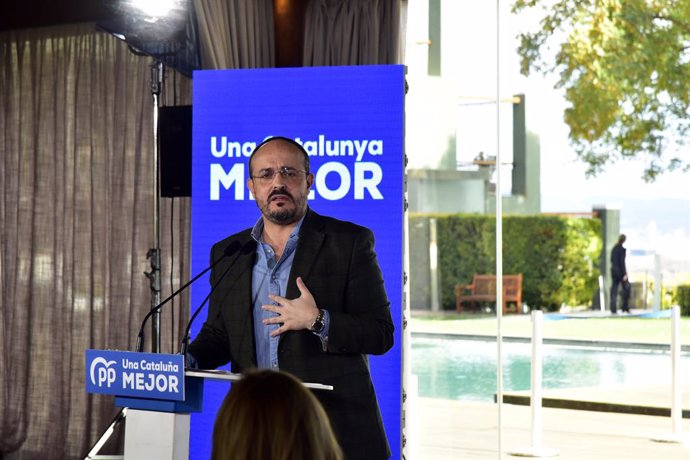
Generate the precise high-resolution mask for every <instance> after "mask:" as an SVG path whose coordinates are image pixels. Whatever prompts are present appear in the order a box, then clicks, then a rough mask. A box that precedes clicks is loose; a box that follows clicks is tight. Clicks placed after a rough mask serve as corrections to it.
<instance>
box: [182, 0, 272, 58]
mask: <svg viewBox="0 0 690 460" xmlns="http://www.w3.org/2000/svg"><path fill="white" fill-rule="evenodd" d="M194 8H195V10H196V15H197V21H198V23H199V47H200V49H201V67H202V68H204V69H241V68H242V69H245V68H257V67H272V66H273V65H274V62H275V51H274V41H273V36H274V34H273V0H194Z"/></svg>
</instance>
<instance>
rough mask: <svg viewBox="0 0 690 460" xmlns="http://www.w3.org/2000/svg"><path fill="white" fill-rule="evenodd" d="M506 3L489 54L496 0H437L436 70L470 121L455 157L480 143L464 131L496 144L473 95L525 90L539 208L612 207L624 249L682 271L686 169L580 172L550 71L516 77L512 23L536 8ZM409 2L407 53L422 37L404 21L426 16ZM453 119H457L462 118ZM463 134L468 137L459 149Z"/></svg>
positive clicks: (688, 186) (523, 22) (465, 157)
mask: <svg viewBox="0 0 690 460" xmlns="http://www.w3.org/2000/svg"><path fill="white" fill-rule="evenodd" d="M421 3H422V4H424V3H428V2H421ZM510 3H511V2H507V1H506V2H499V4H500V5H501V6H500V8H501V15H500V16H499V18H498V30H499V31H500V32H499V34H498V37H499V42H500V44H501V46H500V48H499V50H498V57H497V49H496V48H497V47H496V42H497V33H496V31H497V18H496V2H486V1H482V0H442V1H441V11H442V15H441V29H442V36H441V37H442V43H441V47H442V71H441V73H442V75H443V80H447V81H450V82H452V86H453V89H454V90H455V91H456V96H458V107H459V109H458V113H459V114H460V118H462V117H463V116H465V117H467V119H468V120H470V121H471V122H473V123H472V125H471V127H470V128H469V129H468V130H466V132H463V131H462V127H460V128H458V132H457V142H458V152H459V153H458V160H459V161H471V160H472V158H473V157H474V155H475V154H474V153H473V152H475V151H476V150H478V149H479V148H480V147H477V146H475V145H473V144H472V139H468V138H467V137H468V136H469V137H470V138H471V137H472V136H474V139H475V142H486V145H487V147H488V149H489V150H490V151H491V150H493V151H495V150H496V144H497V143H496V140H495V139H496V132H497V127H496V126H497V123H496V116H495V112H496V110H495V108H494V107H493V106H490V107H486V106H483V105H482V104H477V101H481V99H482V98H495V97H496V94H497V89H498V92H499V94H500V97H501V99H507V98H510V97H511V96H512V95H514V94H521V93H522V94H525V96H526V101H527V102H526V104H527V105H526V107H527V109H526V110H527V119H528V121H527V124H528V130H531V131H534V132H536V133H537V134H538V135H539V138H540V148H541V192H542V195H541V208H542V211H543V212H589V211H591V210H592V208H593V207H595V206H599V205H606V206H607V207H614V208H619V209H620V210H621V231H622V232H624V233H626V234H627V235H628V243H627V247H628V248H629V249H633V250H635V251H656V252H657V253H659V254H661V255H662V256H663V257H665V258H671V259H675V260H681V261H685V262H686V263H687V269H688V270H689V271H690V173H680V172H676V173H673V174H665V175H662V176H661V177H659V178H658V179H657V181H656V182H655V183H646V182H644V180H643V179H642V173H643V169H644V168H643V166H644V165H643V164H642V163H641V162H640V161H623V162H618V163H615V164H613V165H610V166H608V167H607V169H606V170H605V172H604V173H602V174H600V175H599V176H598V177H595V178H587V177H586V176H585V170H586V166H585V164H584V163H582V162H581V161H580V160H578V159H577V158H576V155H575V153H574V152H573V150H572V148H571V147H570V145H569V142H568V127H567V125H565V123H564V122H563V112H564V109H565V108H566V102H565V100H564V98H563V94H562V92H561V91H560V90H556V89H554V83H555V76H546V77H544V76H540V75H531V76H529V77H524V76H522V75H520V73H519V63H518V57H517V53H516V52H515V49H516V48H517V39H516V38H515V37H516V36H517V34H518V32H519V31H520V28H525V27H530V26H533V25H534V24H536V20H537V16H536V15H530V16H528V17H524V16H522V17H520V18H518V17H516V16H515V15H512V14H510V13H509V11H508V9H509V5H510ZM409 5H410V10H409V11H408V39H407V42H408V50H411V49H412V51H411V53H410V52H409V51H408V55H409V56H410V57H413V56H412V55H413V53H415V52H416V51H414V50H415V49H419V45H417V47H416V48H410V44H411V43H414V42H415V41H416V40H415V38H414V36H415V35H416V37H417V39H421V38H423V35H424V30H423V28H424V26H423V25H422V26H418V25H411V24H412V22H414V21H418V22H421V23H424V22H425V21H426V17H425V16H424V12H423V11H422V12H421V13H420V11H419V10H417V9H416V8H418V7H419V4H418V0H411V1H410V3H409ZM422 8H423V7H422ZM410 31H411V32H412V34H410ZM410 72H414V69H411V70H410ZM497 74H498V75H500V81H499V82H497V80H496V75H497ZM497 87H498V88H497ZM408 96H409V95H408ZM475 98H478V99H475ZM506 105H507V106H508V108H507V109H505V110H504V109H501V116H500V119H499V125H500V128H499V130H500V132H501V133H502V134H501V136H500V138H501V139H503V140H502V141H500V147H499V149H500V152H501V157H502V161H510V160H511V159H512V158H511V157H512V152H510V150H511V146H510V145H511V144H510V143H509V142H508V141H509V139H510V133H509V132H508V131H506V130H509V129H510V124H511V123H512V120H511V117H510V104H506ZM463 114H464V115H463ZM482 117H484V118H482ZM478 120H482V121H481V122H477V121H478ZM459 125H460V126H462V125H463V120H462V119H461V120H460V122H459ZM476 139H479V141H476ZM463 142H466V143H469V145H470V147H469V148H468V149H467V151H466V152H464V153H463ZM465 145H467V144H465ZM502 176H503V177H505V176H507V174H503V175H502Z"/></svg>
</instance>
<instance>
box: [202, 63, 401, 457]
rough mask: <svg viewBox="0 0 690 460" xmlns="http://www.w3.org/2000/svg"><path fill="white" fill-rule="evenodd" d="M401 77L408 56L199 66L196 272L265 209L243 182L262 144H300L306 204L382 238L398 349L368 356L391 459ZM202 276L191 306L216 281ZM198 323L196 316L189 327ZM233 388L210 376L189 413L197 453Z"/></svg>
mask: <svg viewBox="0 0 690 460" xmlns="http://www.w3.org/2000/svg"><path fill="white" fill-rule="evenodd" d="M404 87H405V69H404V67H403V66H353V67H305V68H291V69H251V70H222V71H199V72H195V73H194V105H193V135H192V139H193V141H192V144H193V152H192V272H198V271H201V270H203V269H204V268H205V267H206V266H207V265H208V263H209V252H210V249H211V246H212V245H213V243H215V242H217V241H220V240H221V239H223V238H225V237H227V236H229V235H231V234H233V233H236V232H238V231H241V230H244V229H246V228H249V227H251V226H253V225H254V224H255V223H256V221H257V219H258V218H259V216H260V215H261V214H260V212H259V210H258V209H257V206H256V203H255V202H254V199H253V197H251V196H250V194H249V191H248V190H247V187H246V181H247V177H248V171H247V161H248V158H249V155H250V154H251V153H252V151H253V150H254V148H255V147H256V145H258V144H259V143H260V142H261V141H263V140H264V139H265V138H266V137H269V136H276V135H278V136H285V137H290V138H292V139H295V140H296V141H297V142H299V143H301V144H302V145H303V146H304V148H305V149H306V151H307V152H308V154H309V156H310V162H311V170H312V172H313V173H314V175H315V181H314V185H313V187H312V191H311V193H310V195H309V206H310V207H311V208H313V209H314V210H315V211H316V212H318V213H319V214H322V215H328V216H332V217H336V218H339V219H342V220H347V221H351V222H355V223H357V224H360V225H364V226H366V227H368V228H370V229H371V230H372V231H373V232H374V235H375V238H376V247H375V249H376V253H377V256H378V260H379V264H380V266H381V269H382V271H383V276H384V280H385V284H386V291H387V293H388V297H389V299H390V302H391V313H392V317H393V321H394V323H395V327H396V331H395V345H394V347H393V349H391V350H390V351H389V352H388V353H386V354H385V355H383V356H372V357H371V358H370V363H371V374H372V378H373V380H374V384H375V386H376V393H377V397H378V400H379V406H380V408H381V412H382V416H383V420H384V424H385V427H386V432H387V436H388V440H389V443H390V445H391V450H392V451H393V456H392V458H400V445H401V434H400V433H401V431H400V428H401V427H400V420H401V393H402V383H401V378H402V377H401V376H402V343H401V342H402V301H403V300H402V292H403V288H402V279H403V218H404V203H403V201H404V196H403V194H404V188H403V180H404V179H403V178H404V92H405V90H404ZM199 286H203V284H197V285H196V287H194V288H193V291H192V309H194V308H196V307H197V306H198V305H200V304H201V302H202V300H203V298H204V297H205V296H206V294H207V293H208V290H209V287H208V285H207V286H205V287H199ZM205 317H206V314H205V313H202V314H201V318H205ZM201 318H200V319H201ZM202 323H203V321H197V322H196V323H195V324H194V325H193V327H192V337H194V336H195V335H196V333H197V332H198V330H199V329H200V328H201V325H202ZM317 383H318V382H317ZM227 391H228V385H227V384H225V385H223V384H217V383H216V384H214V383H207V384H206V387H205V389H204V408H203V413H202V414H194V415H193V417H192V436H191V447H190V452H191V453H192V457H193V458H199V459H206V458H209V457H210V447H211V431H212V428H213V421H214V419H215V415H216V412H217V410H218V407H219V405H220V403H221V402H222V399H223V398H224V397H225V395H226V394H227Z"/></svg>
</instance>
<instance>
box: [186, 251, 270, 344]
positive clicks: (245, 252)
mask: <svg viewBox="0 0 690 460" xmlns="http://www.w3.org/2000/svg"><path fill="white" fill-rule="evenodd" d="M237 246H239V243H238V244H237ZM255 249H256V248H255V243H254V241H253V240H249V241H247V242H246V243H245V244H244V246H242V251H240V255H242V256H245V255H247V254H249V253H251V252H253V251H254V250H255ZM240 255H238V256H237V257H235V258H234V259H233V260H232V261H231V262H230V264H228V268H226V269H225V271H224V272H223V274H222V275H220V277H219V278H218V281H216V282H215V283H214V284H213V286H211V290H210V291H209V292H208V294H207V295H206V297H205V298H204V300H203V301H202V302H201V305H199V306H198V307H197V309H196V310H194V314H193V315H192V316H191V318H189V322H188V323H187V328H186V329H185V334H184V336H182V344H181V347H180V354H181V355H182V356H187V347H188V346H189V335H190V333H191V329H192V323H193V322H194V320H195V319H196V317H197V316H199V313H201V309H202V308H204V305H206V302H208V299H210V298H211V294H213V291H215V290H216V288H217V287H218V286H219V285H220V282H221V281H223V278H225V275H227V274H228V272H229V271H230V269H231V268H232V267H233V266H234V265H235V262H237V259H239V258H240Z"/></svg>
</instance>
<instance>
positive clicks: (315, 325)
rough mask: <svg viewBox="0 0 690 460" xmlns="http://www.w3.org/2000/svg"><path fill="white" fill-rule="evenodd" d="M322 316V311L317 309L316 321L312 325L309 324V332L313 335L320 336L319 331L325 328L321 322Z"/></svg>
mask: <svg viewBox="0 0 690 460" xmlns="http://www.w3.org/2000/svg"><path fill="white" fill-rule="evenodd" d="M323 315H324V312H323V310H321V309H319V314H318V315H316V319H315V320H314V322H313V323H311V327H310V328H309V330H310V331H312V332H313V333H315V334H320V333H321V331H323V328H324V327H325V326H326V324H325V323H324V321H323Z"/></svg>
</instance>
